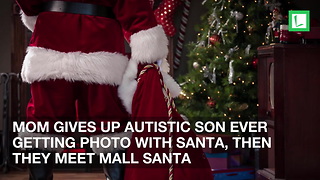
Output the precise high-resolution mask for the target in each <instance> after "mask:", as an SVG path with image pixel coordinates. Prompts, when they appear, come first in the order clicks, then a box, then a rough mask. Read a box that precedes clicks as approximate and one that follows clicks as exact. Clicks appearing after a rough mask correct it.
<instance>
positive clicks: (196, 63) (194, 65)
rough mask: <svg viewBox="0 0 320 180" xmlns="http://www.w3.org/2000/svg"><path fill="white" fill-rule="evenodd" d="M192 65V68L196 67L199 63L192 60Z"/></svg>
mask: <svg viewBox="0 0 320 180" xmlns="http://www.w3.org/2000/svg"><path fill="white" fill-rule="evenodd" d="M192 66H193V68H195V69H198V68H199V66H200V65H199V63H198V62H193V63H192Z"/></svg>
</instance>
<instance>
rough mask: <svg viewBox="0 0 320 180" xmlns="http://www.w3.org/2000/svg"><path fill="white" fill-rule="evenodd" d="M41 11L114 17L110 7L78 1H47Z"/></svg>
mask: <svg viewBox="0 0 320 180" xmlns="http://www.w3.org/2000/svg"><path fill="white" fill-rule="evenodd" d="M43 11H50V12H64V13H72V14H83V15H91V16H101V17H106V18H113V19H114V18H115V15H114V13H113V11H112V8H111V7H107V6H99V5H95V4H88V3H80V2H68V1H48V2H46V3H44V5H43Z"/></svg>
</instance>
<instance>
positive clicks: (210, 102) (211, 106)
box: [207, 99, 217, 108]
mask: <svg viewBox="0 0 320 180" xmlns="http://www.w3.org/2000/svg"><path fill="white" fill-rule="evenodd" d="M216 103H217V102H216V101H214V100H212V99H209V100H208V101H207V106H208V107H210V108H214V107H215V106H216Z"/></svg>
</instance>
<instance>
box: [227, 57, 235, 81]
mask: <svg viewBox="0 0 320 180" xmlns="http://www.w3.org/2000/svg"><path fill="white" fill-rule="evenodd" d="M233 62H234V60H231V61H230V62H229V77H228V81H229V84H232V83H233V76H234V69H233V66H232V64H233Z"/></svg>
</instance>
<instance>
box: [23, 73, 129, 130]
mask: <svg viewBox="0 0 320 180" xmlns="http://www.w3.org/2000/svg"><path fill="white" fill-rule="evenodd" d="M31 95H32V97H31V100H30V102H29V104H28V107H27V121H34V122H37V121H41V122H44V121H49V122H50V132H49V133H50V134H55V133H56V132H55V131H54V129H53V125H54V123H55V122H57V121H73V122H74V121H77V120H80V121H90V120H92V121H95V122H96V125H97V126H96V127H97V130H96V132H95V133H93V134H101V133H102V132H101V129H100V123H101V122H102V121H104V122H109V121H118V122H121V123H122V125H125V124H126V122H127V121H128V117H129V115H128V113H127V112H126V110H125V109H124V107H123V105H122V103H121V100H120V99H119V97H118V92H117V86H111V85H100V84H86V83H85V82H80V81H77V82H69V81H66V80H61V79H60V80H50V81H40V82H34V83H32V84H31ZM119 131H121V128H119ZM59 134H61V133H59ZM62 134H64V135H70V134H72V133H71V132H69V133H62ZM87 134H88V133H87Z"/></svg>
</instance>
